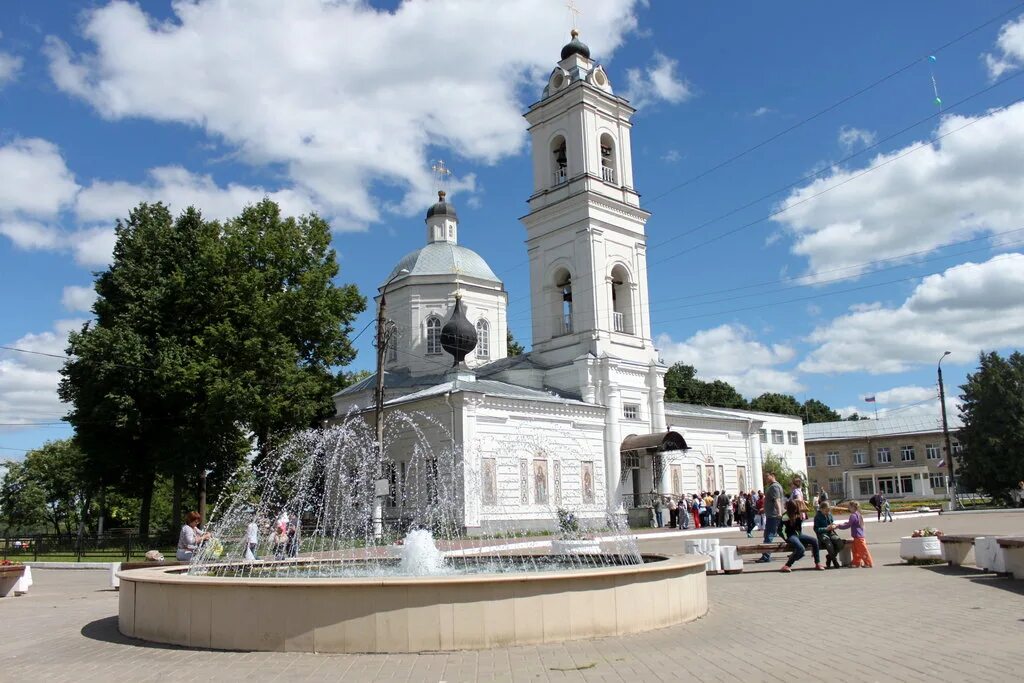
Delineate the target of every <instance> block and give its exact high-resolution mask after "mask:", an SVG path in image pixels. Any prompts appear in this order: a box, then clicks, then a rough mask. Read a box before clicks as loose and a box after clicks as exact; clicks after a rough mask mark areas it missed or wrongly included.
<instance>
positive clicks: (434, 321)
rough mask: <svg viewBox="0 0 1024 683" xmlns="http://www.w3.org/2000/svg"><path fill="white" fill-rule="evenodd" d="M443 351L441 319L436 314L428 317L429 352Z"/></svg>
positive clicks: (433, 353)
mask: <svg viewBox="0 0 1024 683" xmlns="http://www.w3.org/2000/svg"><path fill="white" fill-rule="evenodd" d="M439 353H441V319H440V318H438V317H437V316H436V315H432V316H430V317H429V318H427V354H428V355H436V354H439Z"/></svg>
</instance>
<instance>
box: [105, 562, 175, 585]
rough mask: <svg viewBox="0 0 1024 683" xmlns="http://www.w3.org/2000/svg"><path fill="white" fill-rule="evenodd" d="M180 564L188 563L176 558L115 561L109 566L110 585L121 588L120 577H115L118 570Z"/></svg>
mask: <svg viewBox="0 0 1024 683" xmlns="http://www.w3.org/2000/svg"><path fill="white" fill-rule="evenodd" d="M182 564H188V562H179V561H178V560H161V561H159V562H149V561H146V562H120V563H118V562H115V563H114V564H112V565H111V566H110V587H111V588H113V589H114V590H120V589H121V579H119V578H117V573H118V572H120V571H128V570H129V569H153V568H156V567H176V566H178V565H182Z"/></svg>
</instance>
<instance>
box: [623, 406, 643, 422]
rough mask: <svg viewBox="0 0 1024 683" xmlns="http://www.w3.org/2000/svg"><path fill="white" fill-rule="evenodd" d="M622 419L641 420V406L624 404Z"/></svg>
mask: <svg viewBox="0 0 1024 683" xmlns="http://www.w3.org/2000/svg"><path fill="white" fill-rule="evenodd" d="M622 417H624V418H626V419H627V420H639V419H640V406H638V405H637V404H636V403H623V404H622Z"/></svg>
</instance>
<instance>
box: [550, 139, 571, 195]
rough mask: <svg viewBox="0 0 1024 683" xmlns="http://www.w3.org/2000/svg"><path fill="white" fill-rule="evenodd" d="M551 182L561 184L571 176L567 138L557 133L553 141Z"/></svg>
mask: <svg viewBox="0 0 1024 683" xmlns="http://www.w3.org/2000/svg"><path fill="white" fill-rule="evenodd" d="M551 159H552V164H551V184H552V185H561V184H562V183H564V182H565V181H566V180H568V177H569V158H568V157H567V156H566V154H565V138H564V137H562V136H561V135H556V136H555V139H554V140H552V141H551Z"/></svg>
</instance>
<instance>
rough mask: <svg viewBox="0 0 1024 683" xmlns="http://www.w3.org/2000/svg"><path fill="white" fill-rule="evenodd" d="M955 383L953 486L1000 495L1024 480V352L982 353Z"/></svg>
mask: <svg viewBox="0 0 1024 683" xmlns="http://www.w3.org/2000/svg"><path fill="white" fill-rule="evenodd" d="M960 388H961V389H962V390H963V393H962V394H961V395H960V417H961V419H962V420H963V427H962V428H961V429H960V431H959V432H958V433H957V438H958V439H959V441H960V443H962V444H963V447H964V448H963V453H962V455H961V456H959V457H958V458H957V462H956V465H957V475H958V477H959V482H958V485H959V486H960V487H961V488H963V489H966V490H975V491H985V492H987V493H989V494H991V495H992V496H993V497H995V498H1004V497H1006V496H1007V493H1008V492H1009V490H1010V489H1011V488H1013V487H1014V486H1016V485H1017V482H1019V481H1021V480H1024V354H1021V353H1020V352H1019V351H1015V352H1013V353H1012V354H1010V356H1009V357H1008V358H1003V357H1002V356H1000V355H999V354H998V353H996V352H990V353H982V354H981V355H980V357H979V365H978V371H977V372H975V373H973V374H970V375H967V383H966V384H964V385H962V386H961V387H960Z"/></svg>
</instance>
